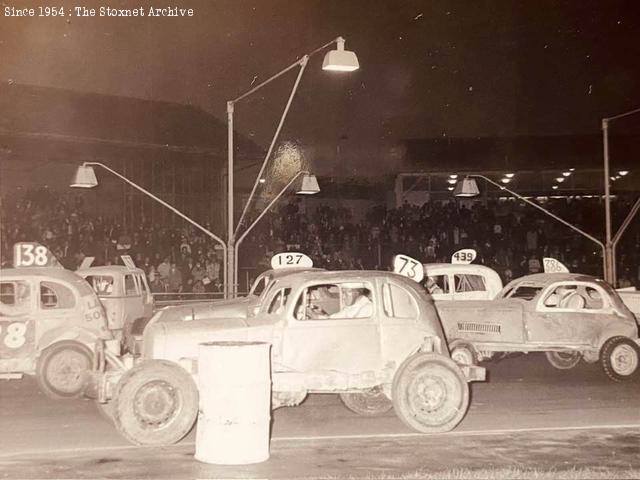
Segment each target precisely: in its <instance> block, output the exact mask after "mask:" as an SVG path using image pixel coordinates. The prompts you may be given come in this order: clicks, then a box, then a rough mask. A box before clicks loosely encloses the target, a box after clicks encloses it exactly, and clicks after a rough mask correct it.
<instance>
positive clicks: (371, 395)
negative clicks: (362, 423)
mask: <svg viewBox="0 0 640 480" xmlns="http://www.w3.org/2000/svg"><path fill="white" fill-rule="evenodd" d="M340 400H342V403H344V406H345V407H347V408H348V409H349V410H351V411H352V412H355V413H357V414H358V415H362V416H365V417H375V416H377V415H382V414H383V413H386V412H388V411H389V410H391V409H392V408H393V403H392V402H391V400H389V399H388V398H387V396H386V395H385V394H384V392H383V391H382V389H381V388H380V387H375V388H372V389H370V390H364V391H362V392H356V393H341V394H340Z"/></svg>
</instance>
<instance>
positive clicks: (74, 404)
mask: <svg viewBox="0 0 640 480" xmlns="http://www.w3.org/2000/svg"><path fill="white" fill-rule="evenodd" d="M486 366H487V367H488V368H489V372H490V381H489V382H487V383H484V384H483V383H475V384H473V387H472V401H471V408H470V410H469V412H468V414H467V416H466V418H465V419H464V420H463V422H462V423H461V424H460V425H459V426H458V428H457V429H456V430H455V431H453V432H449V433H447V434H441V435H438V436H437V437H442V438H445V439H446V441H447V442H448V443H449V442H456V441H457V439H468V438H470V437H474V436H475V437H478V436H482V437H483V438H485V437H487V436H489V437H501V436H508V435H512V434H516V435H517V434H523V433H524V434H526V435H524V436H535V435H536V434H541V435H547V436H550V437H551V438H561V437H563V435H565V434H567V433H568V432H569V433H570V432H573V433H571V434H572V435H574V434H576V432H578V433H579V432H581V431H586V432H590V431H591V430H594V429H595V430H597V429H599V428H606V429H607V431H610V432H614V433H615V432H620V435H627V434H629V433H632V434H634V435H635V434H640V381H639V380H637V379H636V380H634V381H632V382H629V383H625V384H617V383H613V382H611V381H610V380H608V379H607V378H606V377H605V376H604V374H603V373H602V372H601V371H600V369H599V367H598V366H597V365H586V364H584V363H583V364H580V365H579V366H578V367H577V368H576V369H574V370H572V371H558V370H555V369H553V367H551V366H550V365H548V364H547V363H546V360H545V359H544V357H543V356H541V355H537V354H532V355H529V356H523V357H519V358H511V359H506V360H503V361H502V362H499V363H488V364H487V365H486ZM434 437H435V436H426V437H425V436H424V435H420V434H416V433H415V432H412V431H411V430H409V429H408V428H407V427H405V426H404V425H403V424H402V423H401V422H400V421H399V420H398V419H397V418H396V417H395V415H394V414H393V411H391V412H390V413H389V414H387V415H385V416H383V417H379V418H363V417H358V416H357V415H355V414H352V413H351V412H349V411H348V410H346V408H344V407H343V406H342V404H341V403H340V400H339V399H338V398H337V396H335V395H314V396H310V397H309V398H308V399H307V401H306V402H305V403H304V404H303V405H301V406H299V407H295V408H283V409H280V410H277V411H276V412H275V413H274V423H273V431H272V448H271V449H272V456H273V455H274V452H277V451H278V449H279V448H281V451H282V452H289V451H291V452H294V457H295V456H296V455H295V451H296V449H304V448H306V447H305V445H309V443H308V442H312V443H313V444H314V445H315V444H318V443H319V444H322V445H327V446H329V445H336V444H337V443H340V442H350V445H351V446H352V448H356V449H357V448H358V446H359V445H360V446H361V445H365V444H366V443H367V442H386V443H388V442H392V443H393V444H394V445H397V446H398V448H401V447H402V445H415V444H416V442H422V443H424V441H425V440H428V439H429V438H431V439H433V438H434ZM194 438H195V435H194V433H193V432H192V433H191V434H190V435H189V436H188V437H187V438H186V439H185V440H184V441H183V442H182V444H181V445H180V446H178V447H170V449H180V451H182V452H191V453H186V454H184V455H182V454H181V455H182V456H181V457H180V458H181V461H182V462H185V461H186V462H189V464H191V463H193V459H192V457H191V454H192V452H193V442H194ZM465 441H466V440H465ZM483 441H484V440H483ZM305 442H307V443H305ZM440 442H441V441H440ZM0 445H1V446H2V450H1V453H0V465H2V460H3V459H9V458H12V459H16V458H17V459H19V458H21V457H24V458H27V456H31V457H32V458H35V457H38V458H40V459H41V460H43V461H46V459H51V458H55V457H58V458H59V457H60V456H64V455H67V454H69V455H72V456H73V458H78V455H79V456H80V457H82V456H86V457H87V458H91V457H93V456H104V455H107V454H109V452H113V453H116V452H117V453H118V454H120V456H122V452H123V451H125V452H126V451H131V452H132V453H133V452H145V456H147V457H148V458H149V459H153V458H156V457H157V459H158V461H160V460H161V459H162V458H163V456H166V455H167V453H166V451H170V449H164V450H165V452H164V453H160V451H159V450H158V449H155V450H150V449H140V448H138V447H133V446H130V445H128V444H127V442H125V441H124V440H123V439H122V438H120V436H119V435H118V433H117V432H116V431H115V429H114V428H113V427H112V426H111V425H110V424H109V423H108V422H107V421H106V420H104V419H102V418H101V417H100V416H99V415H98V414H97V412H96V410H95V409H94V406H93V405H92V403H91V402H89V401H83V400H76V401H55V402H54V401H49V400H47V399H46V398H45V397H44V396H43V395H42V394H40V392H38V390H37V387H36V386H35V382H34V381H33V380H32V379H30V378H27V379H23V380H19V381H1V382H0ZM176 451H177V450H176ZM33 456H35V457H33ZM137 456H138V460H139V455H137ZM185 458H186V460H185ZM635 458H636V459H637V458H638V455H637V453H636V455H635ZM636 466H639V467H640V460H636ZM122 467H123V465H120V468H122ZM0 470H2V468H0ZM37 473H38V472H37V471H35V472H34V475H35V476H38V475H37ZM39 473H40V475H39V476H46V475H44V474H43V472H39ZM156 473H157V472H156ZM174 473H175V472H174ZM22 475H27V473H26V472H25V471H22ZM67 475H69V473H67ZM67 475H64V476H67ZM136 475H137V476H140V472H138V473H137V474H136ZM226 475H228V472H227V473H226Z"/></svg>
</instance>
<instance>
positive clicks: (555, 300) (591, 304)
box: [543, 284, 606, 311]
mask: <svg viewBox="0 0 640 480" xmlns="http://www.w3.org/2000/svg"><path fill="white" fill-rule="evenodd" d="M543 304H544V306H545V307H546V308H552V309H553V308H558V309H564V310H582V311H589V310H602V309H603V308H604V307H605V306H606V299H605V297H604V296H603V295H602V292H600V291H599V289H597V288H594V287H591V286H588V285H571V284H562V285H558V286H556V287H555V288H552V289H551V290H550V291H549V293H548V294H547V296H546V297H545V298H544V302H543Z"/></svg>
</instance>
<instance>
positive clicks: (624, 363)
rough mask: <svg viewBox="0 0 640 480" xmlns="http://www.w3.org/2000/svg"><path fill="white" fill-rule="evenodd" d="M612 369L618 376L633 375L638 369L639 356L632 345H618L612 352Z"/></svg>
mask: <svg viewBox="0 0 640 480" xmlns="http://www.w3.org/2000/svg"><path fill="white" fill-rule="evenodd" d="M610 358H611V368H613V371H614V372H616V373H617V374H618V375H631V374H632V373H633V372H635V371H636V369H637V368H638V354H637V352H636V350H635V349H634V348H633V347H632V346H630V345H624V344H623V345H618V346H616V347H615V348H614V349H613V351H612V352H611V357H610Z"/></svg>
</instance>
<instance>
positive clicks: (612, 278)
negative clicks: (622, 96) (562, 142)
mask: <svg viewBox="0 0 640 480" xmlns="http://www.w3.org/2000/svg"><path fill="white" fill-rule="evenodd" d="M636 113H640V108H636V109H634V110H630V111H628V112H625V113H621V114H619V115H614V116H613V117H607V118H603V119H602V147H603V150H604V155H603V157H604V217H605V218H604V223H605V250H604V262H605V266H606V267H605V273H604V279H605V280H606V281H607V282H609V283H611V284H612V285H615V283H616V280H617V279H616V256H615V244H616V243H617V242H618V240H619V239H620V236H621V235H622V233H623V232H624V230H622V231H618V232H617V233H619V234H620V235H618V234H616V240H615V242H614V240H613V239H612V238H611V233H612V232H611V183H610V182H611V175H610V165H609V122H610V121H612V120H617V119H619V118H623V117H628V116H629V115H634V114H636ZM639 201H640V200H639ZM636 204H637V202H636ZM636 212H637V208H636V207H634V208H632V209H631V212H629V215H630V216H631V217H629V216H627V219H628V220H629V221H631V219H632V218H633V216H634V215H635V214H636ZM627 219H625V222H624V223H626V224H627V225H628V222H627ZM624 223H623V225H624ZM624 228H625V229H626V225H625V226H624Z"/></svg>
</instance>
